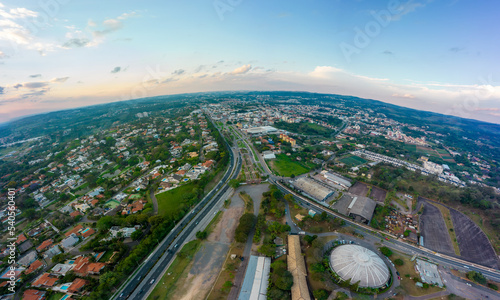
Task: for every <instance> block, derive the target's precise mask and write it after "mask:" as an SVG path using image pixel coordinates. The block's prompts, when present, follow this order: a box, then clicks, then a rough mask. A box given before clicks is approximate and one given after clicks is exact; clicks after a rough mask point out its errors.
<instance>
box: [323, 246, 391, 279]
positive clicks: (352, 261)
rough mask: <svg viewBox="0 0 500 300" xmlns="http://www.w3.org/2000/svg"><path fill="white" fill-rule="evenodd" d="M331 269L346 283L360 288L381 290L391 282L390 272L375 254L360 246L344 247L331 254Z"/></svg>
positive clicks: (337, 248)
mask: <svg viewBox="0 0 500 300" xmlns="http://www.w3.org/2000/svg"><path fill="white" fill-rule="evenodd" d="M330 267H331V268H332V270H333V271H334V272H335V273H336V274H337V275H338V276H340V278H341V279H342V280H344V281H347V280H350V283H351V284H355V283H356V282H359V287H369V288H380V287H383V286H385V285H386V284H387V283H388V282H389V278H390V272H389V268H388V267H387V265H386V264H385V263H384V261H383V260H382V258H380V257H379V256H378V255H377V254H376V253H375V252H373V251H371V250H369V249H367V248H365V247H361V246H358V245H352V244H349V245H342V246H338V247H336V248H335V249H333V251H332V253H331V254H330Z"/></svg>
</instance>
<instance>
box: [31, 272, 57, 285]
mask: <svg viewBox="0 0 500 300" xmlns="http://www.w3.org/2000/svg"><path fill="white" fill-rule="evenodd" d="M58 280H59V278H57V277H51V276H50V274H49V273H43V274H42V276H40V277H38V279H37V280H35V281H34V282H33V284H32V285H33V286H36V287H40V286H47V287H51V286H54V285H55V284H56V282H57V281H58Z"/></svg>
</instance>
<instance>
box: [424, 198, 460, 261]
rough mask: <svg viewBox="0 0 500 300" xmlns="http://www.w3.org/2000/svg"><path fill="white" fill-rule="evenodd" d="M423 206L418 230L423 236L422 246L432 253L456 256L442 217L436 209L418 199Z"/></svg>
mask: <svg viewBox="0 0 500 300" xmlns="http://www.w3.org/2000/svg"><path fill="white" fill-rule="evenodd" d="M419 201H422V203H423V204H424V212H423V213H422V215H421V216H420V230H421V233H422V235H423V236H424V246H425V247H426V248H429V249H432V250H434V251H437V252H440V253H444V254H448V255H451V256H456V255H455V251H454V250H453V246H452V244H451V238H450V235H449V234H448V229H447V228H446V224H445V222H444V219H443V215H442V214H441V212H440V211H439V209H438V208H437V207H435V206H434V205H432V204H430V203H429V202H427V201H425V200H424V198H422V197H419Z"/></svg>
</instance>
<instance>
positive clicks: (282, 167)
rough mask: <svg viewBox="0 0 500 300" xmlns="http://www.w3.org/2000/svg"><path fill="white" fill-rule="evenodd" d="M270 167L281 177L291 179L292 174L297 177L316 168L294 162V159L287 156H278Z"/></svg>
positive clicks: (270, 163)
mask: <svg viewBox="0 0 500 300" xmlns="http://www.w3.org/2000/svg"><path fill="white" fill-rule="evenodd" d="M269 165H270V166H271V168H272V169H273V170H274V171H276V172H278V174H279V175H281V176H285V177H290V176H292V174H293V175H295V176H297V175H300V174H304V173H307V172H309V171H311V170H312V168H314V165H312V164H308V163H303V162H299V161H296V160H292V158H291V157H290V156H287V155H286V154H278V155H276V159H275V160H272V161H270V162H269Z"/></svg>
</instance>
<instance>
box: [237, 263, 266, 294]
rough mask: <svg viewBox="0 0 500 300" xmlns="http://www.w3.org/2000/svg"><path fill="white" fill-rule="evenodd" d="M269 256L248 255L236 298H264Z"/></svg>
mask: <svg viewBox="0 0 500 300" xmlns="http://www.w3.org/2000/svg"><path fill="white" fill-rule="evenodd" d="M270 269H271V258H269V257H262V256H253V255H252V256H250V260H249V261H248V266H247V270H246V272H245V279H244V280H243V284H242V285H241V291H240V295H239V296H238V300H265V299H266V298H267V296H266V294H267V283H268V281H269V271H270Z"/></svg>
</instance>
